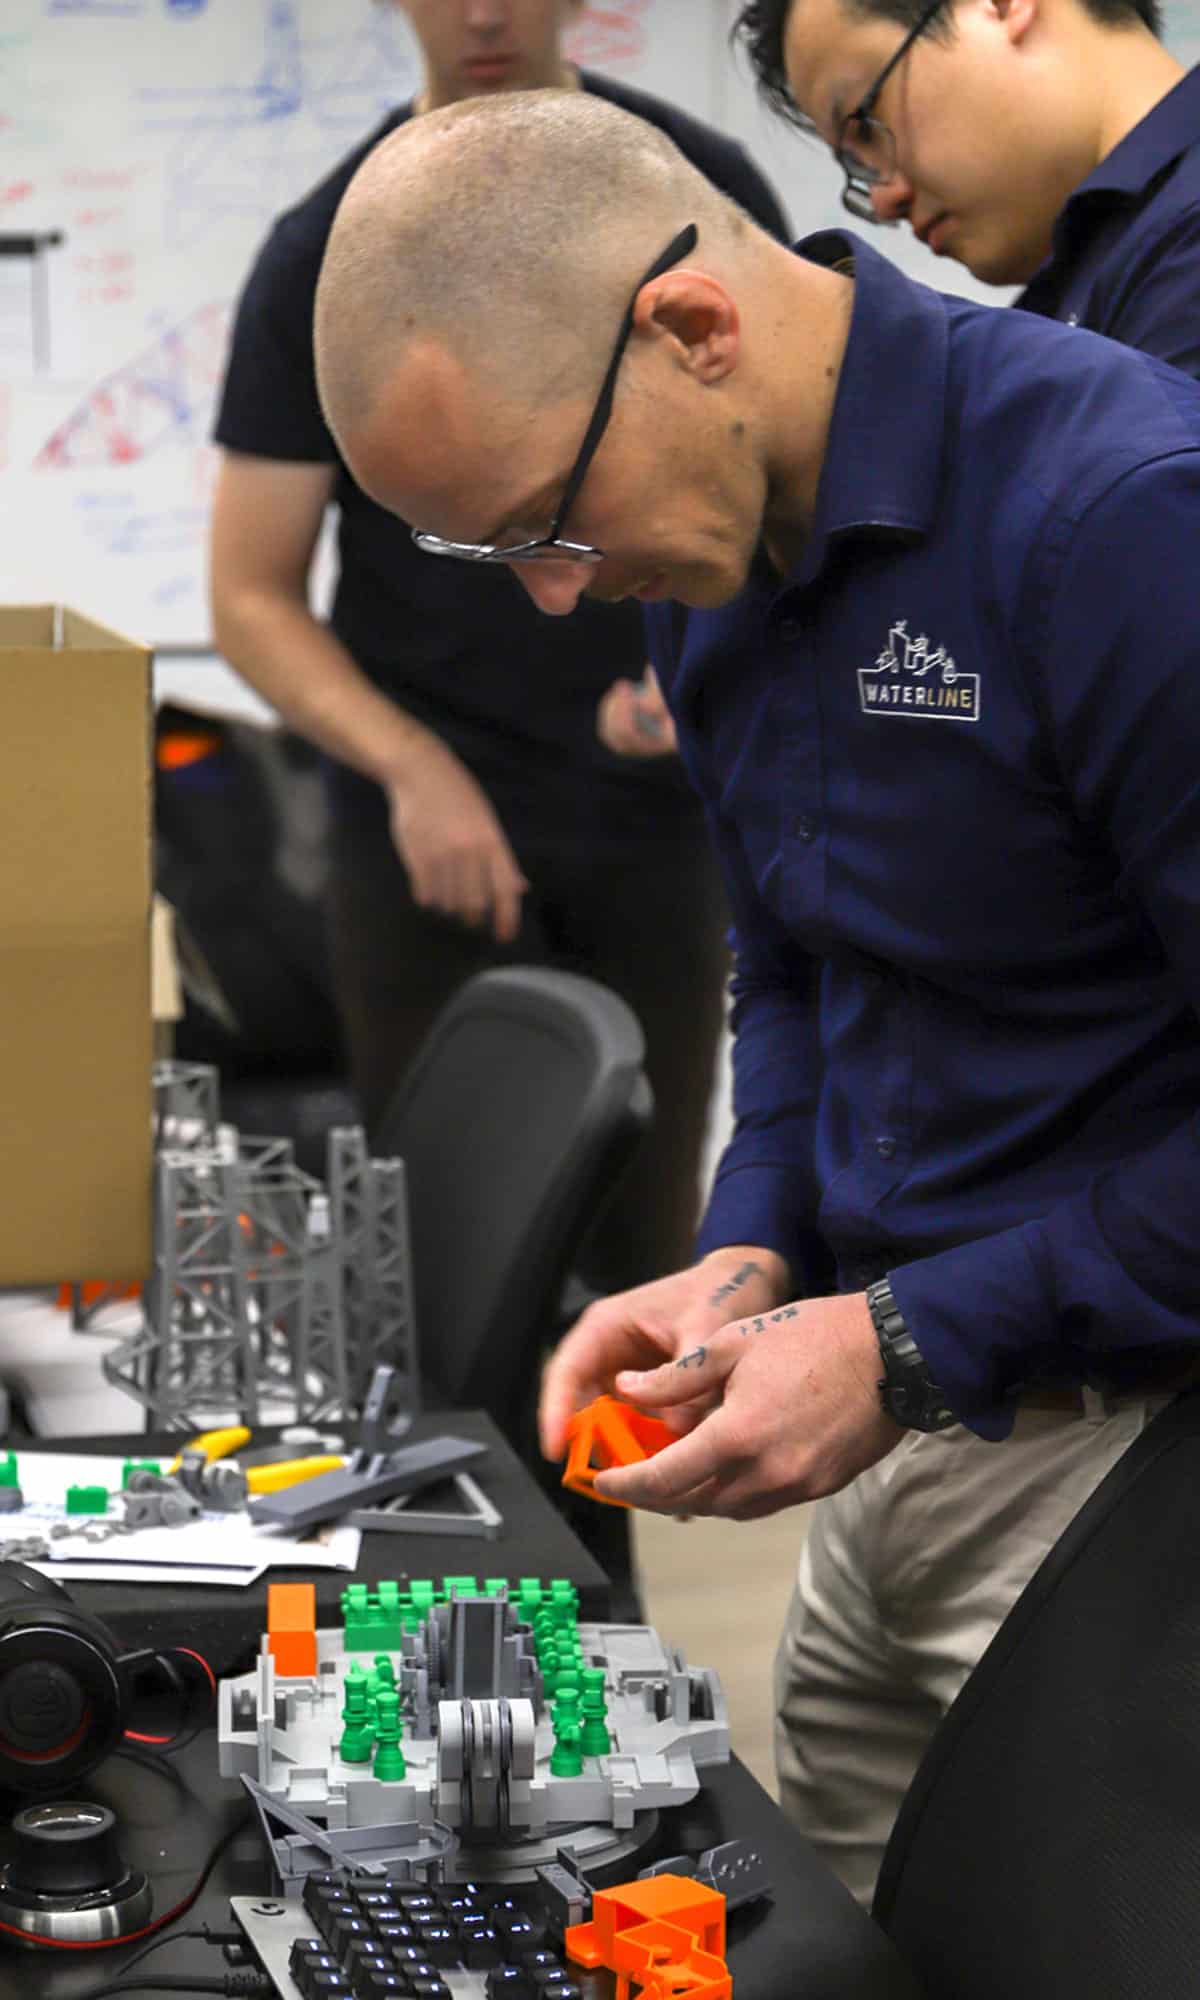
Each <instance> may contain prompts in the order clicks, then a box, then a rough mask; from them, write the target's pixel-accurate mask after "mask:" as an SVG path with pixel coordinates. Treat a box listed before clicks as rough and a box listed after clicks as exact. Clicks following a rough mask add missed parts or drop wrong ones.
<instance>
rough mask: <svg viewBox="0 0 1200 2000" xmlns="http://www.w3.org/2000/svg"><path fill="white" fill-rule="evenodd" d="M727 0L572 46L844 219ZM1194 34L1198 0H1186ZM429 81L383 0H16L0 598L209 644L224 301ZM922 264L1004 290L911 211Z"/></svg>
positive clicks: (1, 188) (602, 2)
mask: <svg viewBox="0 0 1200 2000" xmlns="http://www.w3.org/2000/svg"><path fill="white" fill-rule="evenodd" d="M736 11H737V7H736V0H596V4H590V5H588V6H587V7H586V8H585V10H584V12H583V15H582V17H581V19H580V21H579V22H578V24H577V25H576V26H575V27H574V28H573V29H572V31H571V35H570V40H569V53H570V54H571V55H572V56H573V57H574V59H575V60H577V61H580V62H583V63H586V64H588V65H590V66H591V67H594V68H596V69H600V70H603V71H606V72H607V73H609V74H610V75H613V76H615V77H618V78H621V79H623V80H626V81H629V82H632V83H635V84H639V85H641V86H643V87H644V88H647V89H650V90H654V91H657V92H658V93H659V94H660V95H662V96H664V97H668V98H673V99H674V101H675V102H677V103H679V104H682V105H683V106H685V108H687V109H688V110H690V111H693V112H694V113H696V114H697V115H698V116H700V117H705V118H708V119H710V120H711V121H712V122H713V123H715V124H718V125H720V126H722V127H723V128H724V129H726V130H727V131H729V132H731V133H732V134H733V135H734V136H736V137H738V138H740V139H741V140H742V141H743V143H744V144H745V145H746V146H747V147H748V148H749V150H750V151H751V153H752V154H753V155H754V156H755V157H756V158H757V160H758V161H759V164H760V165H761V166H762V167H763V168H764V170H765V171H766V172H767V173H768V175H769V176H770V178H771V179H772V180H773V181H774V182H775V185H776V187H777V188H778V190H779V191H780V193H781V195H782V196H783V199H784V201H785V204H786V206H787V207H788V209H789V211H790V214H791V217H792V221H793V225H794V228H795V233H796V234H797V235H802V234H804V233H806V232H807V231H808V230H811V229H816V228H820V227H823V226H825V225H827V224H829V223H831V222H836V221H837V220H838V219H839V218H840V217H841V210H840V208H839V204H838V197H839V194H840V187H841V181H840V176H839V174H838V173H837V171H836V169H835V168H834V166H833V164H832V162H831V161H830V160H829V158H828V157H827V155H826V154H825V152H824V151H823V149H822V148H820V147H819V146H817V145H815V144H813V143H812V142H810V141H806V140H805V139H803V138H801V137H799V136H797V135H795V134H793V133H792V132H790V131H789V130H788V129H787V128H786V127H784V126H783V125H781V124H780V123H779V121H778V120H775V119H772V118H771V117H769V116H768V115H767V113H766V112H765V111H763V109H762V108H761V106H760V105H759V103H758V101H757V98H756V96H755V93H754V91H753V89H752V87H751V85H750V81H749V78H748V75H747V73H746V66H745V62H744V59H743V58H741V57H740V56H739V57H738V58H735V57H734V55H733V54H732V53H731V51H730V49H729V45H728V40H727V37H728V30H729V26H730V24H731V22H732V20H733V18H734V16H735V14H736ZM1172 20H1173V24H1174V30H1175V32H1174V35H1173V39H1172V46H1174V47H1175V48H1176V50H1177V53H1179V54H1180V55H1182V56H1184V57H1185V59H1189V60H1191V59H1194V58H1195V56H1196V55H1197V54H1200V0H1186V4H1181V5H1178V6H1177V7H1175V8H1174V9H1173V10H1172ZM418 77H419V67H418V61H417V55H416V50H415V48H414V45H413V42H412V38H411V35H410V33H409V30H408V28H407V25H406V23H405V20H404V16H403V14H402V13H401V12H400V11H399V10H398V9H397V8H396V7H394V6H389V5H387V4H376V0H2V5H0V234H8V235H21V236H25V237H29V238H38V237H41V236H47V235H49V234H50V233H52V232H59V233H61V235H62V238H63V241H62V242H61V244H60V245H59V246H58V247H52V248H46V249H44V250H42V251H40V252H39V253H38V255H36V256H15V257H14V256H10V257H0V496H2V501H3V506H2V514H3V534H2V535H0V601H3V600H14V599H15V600H22V599H23V600H41V599H45V598H54V599H61V600H65V601H67V602H69V603H71V604H74V605H75V606H77V607H78V608H79V609H80V610H82V611H85V612H87V613H88V614H89V615H90V616H92V617H94V618H98V619H100V620H101V621H102V622H104V623H108V624H112V625H115V626H117V627H118V628H119V629H121V630H123V631H125V632H128V633H130V634H131V635H132V636H136V637H140V638H145V639H148V640H150V641H151V642H152V643H154V644H159V645H162V644H166V645H171V644H174V645H177V646H184V647H189V648H203V647H204V645H205V644H206V642H207V638H208V632H209V618H208V610H207V603H206V592H205V582H204V568H205V540H206V526H207V515H208V505H209V500H210V496H211V489H212V480H213V474H214V466H215V455H214V453H213V450H212V448H211V446H210V445H209V443H208V437H209V432H210V429H211V422H212V413H213V403H214V399H215V395H216V391H217V388H218V385H219V382H220V379H221V374H222V369H223V361H224V354H225V347H226V342H227V338H228V332H229V326H230V318H231V313H232V308H233V305H234V303H235V301H236V298H237V295H238V292H239V290H240V288H241V284H242V281H243V279H244V277H245V274H246V271H247V269H248V268H249V265H250V262H251V260H252V258H253V256H254V253H255V251H256V249H257V247H258V245H259V243H260V242H261V240H262V238H263V236H264V234H265V232H266V230H267V227H268V225H269V224H270V222H271V220H272V218H273V217H274V216H275V215H276V214H277V213H278V212H279V210H280V209H281V208H284V207H286V206H287V205H288V204H289V203H290V202H292V201H295V200H296V199H297V198H298V197H299V196H300V195H302V194H303V193H304V191H305V190H306V189H307V188H308V187H310V186H311V185H312V183H313V182H314V181H315V180H317V179H318V178H319V177H320V176H321V175H322V174H323V173H324V172H325V171H326V170H327V169H328V168H329V167H330V166H331V165H332V164H333V163H334V162H335V161H336V160H337V159H339V158H340V157H341V156H342V154H344V153H345V152H346V151H347V150H349V148H350V147H351V146H353V145H354V144H355V143H356V141H358V140H359V139H360V138H361V137H362V136H363V135H364V134H365V133H366V132H368V131H369V130H370V129H371V127H372V125H374V124H376V123H377V122H378V121H379V120H380V119H381V118H382V117H383V116H384V115H385V113H386V112H387V111H388V109H389V108H390V107H391V106H392V105H394V104H395V103H396V102H398V101H399V100H401V99H403V98H405V97H407V96H408V95H410V94H411V92H412V91H413V89H414V88H415V86H416V83H417V81H418ZM874 240H876V241H877V242H878V243H879V246H880V248H881V249H883V250H884V251H885V252H886V253H887V254H889V255H891V256H894V257H895V258H896V260H897V261H898V262H900V263H901V264H902V265H904V266H905V268H907V269H909V270H911V271H912V272H913V273H914V275H916V276H919V277H921V278H924V279H925V280H926V281H927V282H931V283H937V284H940V285H941V286H942V287H943V288H944V289H947V290H954V291H959V292H964V293H966V294H967V295H969V296H979V297H986V298H989V299H991V300H993V301H996V302H998V303H999V302H1003V300H1004V299H1005V298H1006V297H1007V296H1008V294H1006V293H996V292H994V291H985V290H984V289H983V288H982V287H979V286H976V285H974V284H973V283H972V280H971V279H970V278H969V276H968V275H967V274H966V273H965V272H963V271H962V270H961V269H960V268H959V267H958V266H956V265H949V264H935V263H934V260H933V259H931V258H930V257H929V256H928V255H927V254H926V253H925V252H924V251H922V249H921V248H920V246H919V245H917V244H915V243H913V241H912V239H911V237H910V236H909V235H908V233H907V232H906V231H899V230H893V231H881V232H879V233H878V235H877V237H876V238H875V239H874Z"/></svg>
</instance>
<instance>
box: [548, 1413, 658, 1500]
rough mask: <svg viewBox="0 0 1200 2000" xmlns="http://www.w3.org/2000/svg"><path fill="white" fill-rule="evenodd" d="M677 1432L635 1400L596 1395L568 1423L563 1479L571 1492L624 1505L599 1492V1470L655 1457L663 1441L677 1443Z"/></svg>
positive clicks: (638, 1462)
mask: <svg viewBox="0 0 1200 2000" xmlns="http://www.w3.org/2000/svg"><path fill="white" fill-rule="evenodd" d="M678 1442H679V1440H678V1437H677V1436H676V1433H675V1432H674V1431H673V1430H672V1429H671V1428H670V1426H669V1425H668V1424H664V1423H663V1422H662V1421H661V1419H660V1418H658V1417H648V1416H647V1415H646V1413H645V1411H644V1410H635V1409H634V1407H633V1405H632V1403H620V1402H618V1401H617V1398H616V1397H615V1396H597V1398H596V1400H595V1402H594V1403H589V1404H588V1406H587V1408H586V1409H585V1410H577V1411H576V1413H575V1415H574V1416H573V1417H572V1418H571V1421H570V1423H569V1424H568V1425H567V1463H566V1467H565V1469H564V1472H563V1476H562V1483H563V1485H564V1486H566V1487H568V1488H569V1489H570V1491H571V1492H572V1493H585V1494H586V1495H587V1496H588V1498H589V1499H590V1500H600V1501H602V1502H603V1503H604V1505H605V1506H606V1507H624V1506H625V1505H626V1504H627V1502H626V1501H624V1500H610V1499H609V1497H608V1495H607V1494H606V1493H597V1492H596V1474H597V1473H598V1472H607V1471H608V1470H609V1468H610V1467H611V1466H614V1465H640V1464H641V1463H642V1460H643V1459H646V1458H653V1457H654V1454H655V1452H656V1451H661V1450H662V1449H663V1447H664V1445H668V1444H677V1443H678Z"/></svg>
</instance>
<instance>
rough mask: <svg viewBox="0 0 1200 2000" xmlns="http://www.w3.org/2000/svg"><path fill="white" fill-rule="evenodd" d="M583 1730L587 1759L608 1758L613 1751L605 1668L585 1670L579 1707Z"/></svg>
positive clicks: (583, 1744)
mask: <svg viewBox="0 0 1200 2000" xmlns="http://www.w3.org/2000/svg"><path fill="white" fill-rule="evenodd" d="M579 1719H580V1722H581V1724H582V1728H583V1735H582V1738H581V1742H580V1748H581V1749H582V1751H583V1754H584V1756H585V1757H607V1755H608V1753H609V1751H610V1750H611V1749H612V1738H611V1736H610V1735H609V1733H608V1703H607V1702H606V1701H605V1699H604V1669H603V1667H585V1668H584V1670H583V1700H582V1701H581V1703H580V1705H579Z"/></svg>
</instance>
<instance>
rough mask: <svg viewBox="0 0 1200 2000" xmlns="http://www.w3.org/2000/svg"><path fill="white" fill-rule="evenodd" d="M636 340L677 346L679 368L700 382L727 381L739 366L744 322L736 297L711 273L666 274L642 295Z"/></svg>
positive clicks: (635, 314)
mask: <svg viewBox="0 0 1200 2000" xmlns="http://www.w3.org/2000/svg"><path fill="white" fill-rule="evenodd" d="M633 329H634V334H635V336H638V337H640V338H642V339H658V340H669V341H671V342H673V343H674V347H675V351H676V356H677V359H678V361H679V364H680V365H681V366H682V367H684V368H686V369H687V371H688V373H689V374H691V375H694V376H695V377H696V378H697V380H698V381H700V382H703V383H705V384H706V385H711V384H713V383H716V382H721V381H724V379H725V377H726V376H727V375H729V374H731V373H732V371H733V369H734V368H735V367H736V366H737V360H738V352H739V349H740V345H741V317H740V315H739V313H738V309H737V305H736V304H735V302H734V299H733V297H732V296H731V294H730V293H729V292H728V291H727V290H726V288H725V286H724V285H723V284H721V282H720V280H719V279H717V278H714V277H711V276H710V275H709V273H708V272H707V271H694V270H690V269H684V270H682V271H665V272H664V273H663V275H662V277H660V278H653V279H651V281H650V283H649V284H648V285H643V286H642V289H641V291H640V292H639V293H638V295H637V300H636V303H635V305H634V312H633Z"/></svg>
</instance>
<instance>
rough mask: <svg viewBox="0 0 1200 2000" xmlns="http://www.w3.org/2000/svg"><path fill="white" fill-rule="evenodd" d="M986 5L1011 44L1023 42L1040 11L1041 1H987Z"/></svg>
mask: <svg viewBox="0 0 1200 2000" xmlns="http://www.w3.org/2000/svg"><path fill="white" fill-rule="evenodd" d="M988 4H989V5H990V6H991V8H992V10H993V12H994V13H995V14H996V17H997V19H998V20H1000V21H1001V22H1003V24H1004V29H1005V33H1006V34H1007V36H1008V39H1009V41H1010V42H1013V43H1016V42H1022V41H1024V39H1025V37H1026V35H1027V34H1028V33H1029V30H1030V29H1031V28H1032V27H1033V25H1034V23H1035V22H1036V21H1037V19H1038V17H1039V14H1040V11H1041V0H988Z"/></svg>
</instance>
